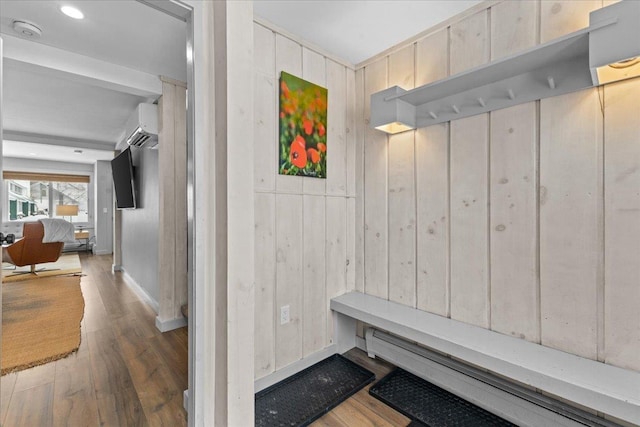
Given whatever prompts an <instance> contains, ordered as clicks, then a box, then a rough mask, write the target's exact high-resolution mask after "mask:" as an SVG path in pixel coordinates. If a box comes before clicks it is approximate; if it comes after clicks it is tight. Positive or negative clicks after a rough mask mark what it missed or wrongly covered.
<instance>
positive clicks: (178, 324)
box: [156, 316, 187, 332]
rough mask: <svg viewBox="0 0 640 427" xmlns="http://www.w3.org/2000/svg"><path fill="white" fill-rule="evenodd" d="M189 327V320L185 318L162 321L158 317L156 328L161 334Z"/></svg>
mask: <svg viewBox="0 0 640 427" xmlns="http://www.w3.org/2000/svg"><path fill="white" fill-rule="evenodd" d="M184 326H187V319H185V318H184V317H177V318H175V319H169V320H160V316H156V328H157V329H158V330H159V331H160V332H167V331H173V330H174V329H178V328H182V327H184Z"/></svg>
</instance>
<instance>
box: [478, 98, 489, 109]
mask: <svg viewBox="0 0 640 427" xmlns="http://www.w3.org/2000/svg"><path fill="white" fill-rule="evenodd" d="M478 104H480V105H481V106H482V108H484V107H486V106H487V103H486V102H484V99H482V98H478Z"/></svg>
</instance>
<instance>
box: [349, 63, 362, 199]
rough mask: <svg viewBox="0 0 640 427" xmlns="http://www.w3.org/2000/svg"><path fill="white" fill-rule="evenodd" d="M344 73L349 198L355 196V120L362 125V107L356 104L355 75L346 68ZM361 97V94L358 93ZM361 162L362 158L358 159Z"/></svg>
mask: <svg viewBox="0 0 640 427" xmlns="http://www.w3.org/2000/svg"><path fill="white" fill-rule="evenodd" d="M345 71H346V82H345V84H346V93H345V95H346V97H347V118H346V121H347V122H346V129H345V145H346V147H345V150H346V153H347V154H346V156H347V165H348V167H346V169H347V176H346V194H347V195H348V196H350V197H355V196H356V186H357V184H356V177H357V174H356V167H355V165H356V161H357V160H356V153H357V150H356V137H357V132H356V119H358V122H357V123H358V126H360V125H362V122H361V119H362V106H361V105H360V108H359V109H358V105H357V102H356V96H357V95H356V91H357V89H356V73H355V72H354V71H353V70H350V69H348V68H346V69H345ZM360 95H362V93H360ZM360 160H362V158H360Z"/></svg>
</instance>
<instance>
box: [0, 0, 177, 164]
mask: <svg viewBox="0 0 640 427" xmlns="http://www.w3.org/2000/svg"><path fill="white" fill-rule="evenodd" d="M62 5H72V6H75V7H77V8H78V9H80V10H81V11H82V12H83V13H84V15H85V18H84V19H83V20H74V19H71V18H69V17H67V16H66V15H64V14H63V13H62V12H60V9H59V8H60V6H62ZM14 20H23V21H27V22H30V23H33V24H35V25H37V26H38V27H39V28H40V29H41V30H42V36H41V37H40V38H39V39H37V40H33V39H28V38H25V37H22V36H21V35H19V34H18V33H16V32H15V31H14V30H13V21H14ZM0 32H2V36H3V38H4V41H5V61H4V82H3V89H4V100H3V101H4V105H3V126H4V131H5V139H10V140H11V141H5V144H4V150H3V155H4V156H11V157H21V158H38V159H47V160H56V161H67V162H80V163H92V162H94V161H95V160H104V159H105V158H106V159H109V158H112V157H113V148H114V146H115V144H117V143H118V142H119V141H120V140H121V139H122V136H123V132H124V127H125V123H126V122H127V119H128V118H129V116H130V115H131V113H132V112H133V111H134V109H135V107H136V106H137V105H138V104H139V103H141V102H153V101H154V100H155V99H157V98H158V97H159V95H160V92H161V90H160V88H161V83H160V81H159V78H158V76H161V75H162V76H167V77H170V78H173V79H176V80H181V81H186V24H185V22H183V21H180V20H178V19H176V18H174V17H172V16H169V15H167V14H165V13H162V12H160V11H158V10H156V9H154V8H151V7H148V6H146V5H144V4H142V3H140V2H137V1H133V0H128V1H122V0H118V1H114V0H112V1H105V0H70V1H57V0H48V1H41V0H38V1H30V0H17V1H16V0H0ZM11 52H14V53H13V56H12V53H11ZM43 58H44V59H43ZM113 64H115V65H113ZM109 78H112V79H115V80H113V81H106V80H109ZM114 81H115V83H114ZM128 81H130V82H131V84H130V85H128V84H126V83H127V82H128ZM140 81H144V82H145V84H146V83H147V82H149V81H151V82H153V83H154V85H155V86H154V87H156V88H157V89H155V90H154V91H153V93H150V92H149V91H148V90H147V89H148V87H145V88H144V90H139V88H137V87H136V85H138V86H139V85H140V83H139V82H140ZM123 82H124V84H123ZM145 90H146V92H145ZM141 92H144V93H141ZM21 145H24V146H21ZM78 148H81V149H83V153H82V154H76V153H73V150H74V149H78ZM101 149H102V150H104V151H101ZM33 154H35V156H34V155H33Z"/></svg>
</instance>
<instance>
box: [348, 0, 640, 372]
mask: <svg viewBox="0 0 640 427" xmlns="http://www.w3.org/2000/svg"><path fill="white" fill-rule="evenodd" d="M609 3H611V2H610V1H608V0H606V1H603V0H593V1H571V0H568V1H540V0H524V1H518V2H513V1H504V2H499V3H488V7H487V8H486V9H484V10H480V11H478V12H477V13H475V14H473V15H471V16H467V17H462V18H460V19H459V20H457V21H456V20H455V19H454V20H453V21H452V24H451V25H449V26H448V27H446V28H442V27H440V28H439V29H438V30H437V31H435V32H433V33H427V34H426V35H425V36H424V37H423V38H420V39H418V40H416V41H414V42H412V43H410V44H408V45H407V44H404V45H399V47H398V48H397V49H395V50H391V51H390V52H389V53H388V55H387V56H382V57H376V58H374V59H373V60H371V61H368V62H366V63H364V65H363V66H361V67H360V68H358V69H357V70H356V86H355V88H356V105H357V109H356V111H357V118H358V122H359V124H357V125H356V130H357V132H356V133H357V137H356V154H357V156H358V158H357V159H356V174H357V179H358V181H357V184H356V189H357V196H358V197H357V199H356V201H355V216H356V218H355V221H356V233H355V236H356V260H357V261H358V262H359V263H360V264H357V266H356V270H355V274H356V278H355V283H356V288H357V289H363V290H364V291H365V292H366V293H368V294H372V295H376V296H379V297H383V298H387V299H390V300H394V301H397V302H401V303H403V304H406V305H409V306H413V307H418V308H419V309H422V310H426V311H430V312H433V313H436V314H439V315H443V316H447V317H451V318H453V319H457V320H461V321H464V322H467V323H471V324H475V325H478V326H481V327H484V328H489V329H492V330H495V331H497V332H500V333H504V334H508V335H512V336H515V337H519V338H522V339H526V340H529V341H531V342H535V343H541V344H543V345H546V346H550V347H554V348H557V349H560V350H563V351H567V352H570V353H574V354H577V355H580V356H584V357H588V358H591V359H595V360H601V361H604V362H607V363H611V364H614V365H617V366H621V367H625V368H631V369H636V370H637V369H640V358H638V357H637V355H638V354H640V312H639V311H638V310H637V307H638V306H640V263H639V262H638V261H639V260H640V258H639V255H640V243H639V242H640V191H639V189H640V141H639V138H640V136H639V135H640V127H639V126H640V124H639V123H640V104H639V103H638V101H637V100H638V99H639V98H640V79H639V78H636V79H632V80H627V81H624V82H619V83H615V84H611V85H607V86H605V87H601V88H599V89H590V90H585V91H581V92H577V93H573V94H568V95H564V96H559V97H554V98H548V99H545V100H542V101H539V102H531V103H527V104H522V105H518V106H515V107H513V108H509V109H504V110H500V111H495V112H492V113H490V114H484V115H479V116H474V117H470V118H466V119H462V120H457V121H453V122H450V123H447V124H442V125H436V126H431V127H428V128H424V129H420V130H417V131H415V132H408V133H403V134H400V135H395V136H391V137H387V136H385V135H384V134H382V133H381V132H377V131H374V130H371V129H370V128H369V126H368V118H369V115H370V111H369V97H370V95H371V94H372V93H374V92H377V91H379V90H382V89H385V88H387V87H390V86H392V85H395V84H397V85H400V86H402V87H404V88H406V89H409V88H412V87H414V85H423V84H426V83H429V82H432V81H435V80H438V79H441V78H443V77H446V76H447V75H452V74H455V73H459V72H462V71H465V70H467V69H470V68H472V67H475V66H477V65H480V64H483V63H486V62H487V61H489V60H495V59H498V58H501V57H504V56H507V55H511V54H513V53H516V52H518V51H521V50H523V49H527V48H530V47H532V46H535V45H536V44H539V43H544V42H546V41H549V40H551V39H554V38H556V37H559V36H562V35H564V34H568V33H570V32H572V31H575V30H578V29H580V28H583V27H585V26H587V25H588V21H589V12H590V11H592V10H594V9H597V8H600V7H602V6H604V5H607V4H609ZM360 179H363V181H362V182H360V181H359V180H360Z"/></svg>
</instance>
